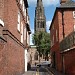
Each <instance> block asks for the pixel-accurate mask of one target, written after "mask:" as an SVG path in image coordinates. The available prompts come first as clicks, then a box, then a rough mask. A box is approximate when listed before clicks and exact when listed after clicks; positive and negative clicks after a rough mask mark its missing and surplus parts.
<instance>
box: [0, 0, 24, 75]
mask: <svg viewBox="0 0 75 75" xmlns="http://www.w3.org/2000/svg"><path fill="white" fill-rule="evenodd" d="M1 5H2V6H1ZM18 10H19V8H18V6H17V2H16V0H0V18H1V19H2V20H3V21H4V24H5V26H4V27H3V29H4V30H5V29H6V30H9V31H10V32H11V33H12V34H13V35H14V36H15V37H16V38H17V39H18V40H19V41H21V33H19V32H18V30H17V18H18ZM21 21H22V22H24V20H23V17H22V15H21ZM5 34H7V33H5ZM4 37H5V38H7V39H6V40H7V42H6V43H5V45H4V48H3V49H2V48H1V45H0V75H20V74H21V75H22V74H23V73H24V67H25V65H24V62H25V61H24V50H25V49H24V48H23V47H22V46H21V45H20V44H18V43H17V41H14V39H13V38H12V37H13V36H11V37H10V36H9V35H4Z"/></svg>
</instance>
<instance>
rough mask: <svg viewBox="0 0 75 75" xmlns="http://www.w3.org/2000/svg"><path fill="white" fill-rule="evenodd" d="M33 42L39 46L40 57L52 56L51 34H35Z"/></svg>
mask: <svg viewBox="0 0 75 75" xmlns="http://www.w3.org/2000/svg"><path fill="white" fill-rule="evenodd" d="M32 41H33V44H34V45H36V46H37V51H38V52H39V54H40V56H41V55H44V56H46V57H48V54H50V33H47V32H40V33H35V34H34V35H33V39H32Z"/></svg>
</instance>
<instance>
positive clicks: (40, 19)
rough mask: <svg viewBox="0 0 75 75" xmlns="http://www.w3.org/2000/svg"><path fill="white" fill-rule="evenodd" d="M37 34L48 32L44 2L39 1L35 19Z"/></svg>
mask: <svg viewBox="0 0 75 75" xmlns="http://www.w3.org/2000/svg"><path fill="white" fill-rule="evenodd" d="M34 30H35V32H40V31H46V17H45V14H44V7H43V3H42V0H37V6H36V9H35V19H34Z"/></svg>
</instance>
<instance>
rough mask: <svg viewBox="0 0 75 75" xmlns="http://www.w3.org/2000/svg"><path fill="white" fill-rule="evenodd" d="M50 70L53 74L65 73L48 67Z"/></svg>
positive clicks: (60, 74)
mask: <svg viewBox="0 0 75 75" xmlns="http://www.w3.org/2000/svg"><path fill="white" fill-rule="evenodd" d="M49 70H50V72H51V73H53V75H65V74H62V73H60V72H58V71H57V70H55V69H54V68H51V67H50V68H49Z"/></svg>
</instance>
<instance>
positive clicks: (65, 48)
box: [50, 0, 75, 75]
mask: <svg viewBox="0 0 75 75" xmlns="http://www.w3.org/2000/svg"><path fill="white" fill-rule="evenodd" d="M50 35H51V54H52V64H53V67H54V68H56V69H57V70H58V71H61V72H63V73H65V74H67V75H75V2H74V1H72V0H61V1H60V7H56V10H55V13H54V17H53V20H52V23H51V26H50Z"/></svg>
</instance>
